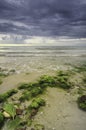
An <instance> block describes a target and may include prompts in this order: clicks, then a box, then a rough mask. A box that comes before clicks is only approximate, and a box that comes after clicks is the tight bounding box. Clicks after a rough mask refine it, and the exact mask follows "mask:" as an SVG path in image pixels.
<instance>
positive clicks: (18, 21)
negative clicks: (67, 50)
mask: <svg viewBox="0 0 86 130" xmlns="http://www.w3.org/2000/svg"><path fill="white" fill-rule="evenodd" d="M85 43H86V0H0V45H5V44H6V45H7V44H16V45H19V44H23V45H65V44H67V45H72V44H74V45H77V44H85Z"/></svg>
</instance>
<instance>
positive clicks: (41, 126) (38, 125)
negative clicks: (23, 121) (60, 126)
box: [34, 124, 45, 130]
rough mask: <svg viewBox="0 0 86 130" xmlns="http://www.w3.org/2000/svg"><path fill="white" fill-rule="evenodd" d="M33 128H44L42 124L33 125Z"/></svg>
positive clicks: (40, 129)
mask: <svg viewBox="0 0 86 130" xmlns="http://www.w3.org/2000/svg"><path fill="white" fill-rule="evenodd" d="M34 128H35V130H45V127H44V125H42V124H35V125H34Z"/></svg>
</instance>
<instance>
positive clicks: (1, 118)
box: [0, 112, 4, 125]
mask: <svg viewBox="0 0 86 130" xmlns="http://www.w3.org/2000/svg"><path fill="white" fill-rule="evenodd" d="M3 123H4V116H3V114H2V113H1V112H0V125H2V124H3Z"/></svg>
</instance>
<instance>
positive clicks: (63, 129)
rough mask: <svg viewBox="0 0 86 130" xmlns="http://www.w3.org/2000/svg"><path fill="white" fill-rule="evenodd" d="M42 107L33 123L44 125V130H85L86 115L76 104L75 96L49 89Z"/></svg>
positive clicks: (59, 90)
mask: <svg viewBox="0 0 86 130" xmlns="http://www.w3.org/2000/svg"><path fill="white" fill-rule="evenodd" d="M44 99H46V102H47V104H46V107H44V108H43V109H42V110H41V111H40V112H39V113H38V114H37V116H36V117H35V121H36V122H37V123H39V124H44V126H45V130H86V113H85V112H83V111H82V110H80V109H79V108H78V106H77V103H76V100H77V98H76V95H75V96H72V95H70V94H69V93H67V92H65V91H63V90H61V89H57V88H49V89H48V91H47V94H46V95H45V96H44Z"/></svg>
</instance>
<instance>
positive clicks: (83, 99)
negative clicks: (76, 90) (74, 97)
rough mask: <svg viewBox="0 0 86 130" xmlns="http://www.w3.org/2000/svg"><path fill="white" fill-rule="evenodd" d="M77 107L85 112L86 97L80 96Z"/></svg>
mask: <svg viewBox="0 0 86 130" xmlns="http://www.w3.org/2000/svg"><path fill="white" fill-rule="evenodd" d="M78 106H79V107H80V108H81V109H82V110H85V111H86V95H82V96H81V97H79V98H78Z"/></svg>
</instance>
